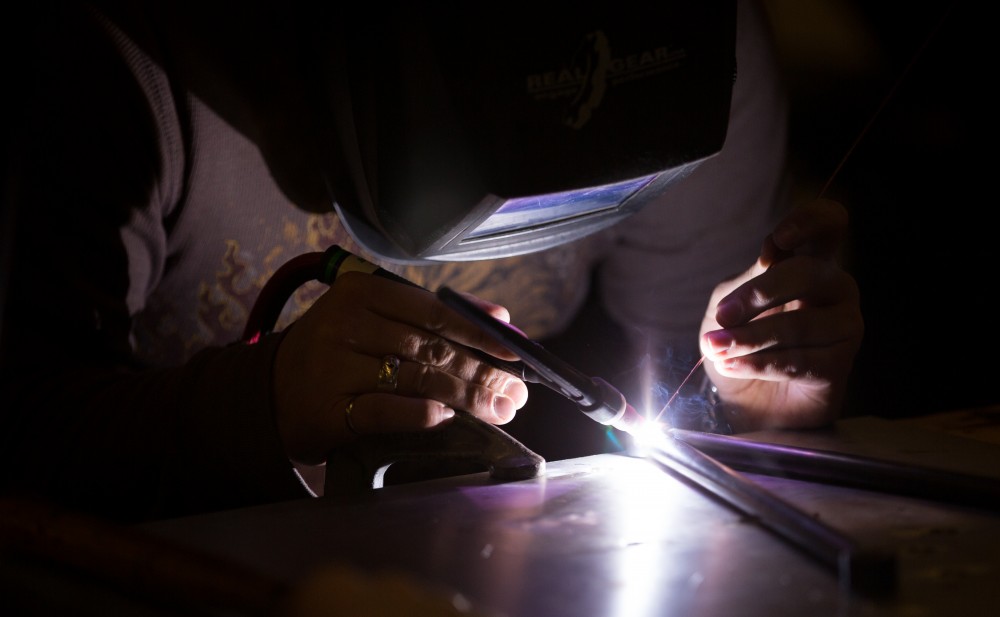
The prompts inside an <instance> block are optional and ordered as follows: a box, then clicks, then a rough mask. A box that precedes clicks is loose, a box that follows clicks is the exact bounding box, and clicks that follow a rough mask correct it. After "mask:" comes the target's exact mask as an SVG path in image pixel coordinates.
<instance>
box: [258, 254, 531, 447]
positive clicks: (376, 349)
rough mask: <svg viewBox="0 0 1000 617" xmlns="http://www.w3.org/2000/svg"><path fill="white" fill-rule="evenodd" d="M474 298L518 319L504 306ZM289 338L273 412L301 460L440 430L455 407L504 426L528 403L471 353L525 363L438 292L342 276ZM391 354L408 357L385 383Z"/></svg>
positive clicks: (277, 369)
mask: <svg viewBox="0 0 1000 617" xmlns="http://www.w3.org/2000/svg"><path fill="white" fill-rule="evenodd" d="M470 299H472V300H473V301H475V302H476V303H477V304H478V305H479V306H481V307H482V308H483V309H484V310H485V311H487V312H488V313H489V314H491V315H492V316H494V317H496V318H498V319H501V320H504V321H509V319H510V315H509V313H508V311H507V309H505V308H504V307H502V306H499V305H495V304H492V303H489V302H486V301H485V300H482V299H479V298H474V297H471V296H470ZM282 336H283V340H282V342H281V344H280V346H279V348H278V352H277V358H276V360H275V366H274V377H273V379H274V406H275V414H276V416H277V423H278V429H279V431H280V434H281V438H282V440H283V442H284V445H285V450H286V452H287V454H288V456H289V458H290V459H291V460H292V461H294V462H296V463H302V464H306V465H316V464H320V463H322V462H324V461H325V460H326V455H327V453H328V452H329V451H330V450H331V449H333V448H334V447H335V446H337V445H338V444H342V443H346V442H348V441H350V440H352V439H355V438H357V436H358V435H364V434H375V433H396V432H409V431H420V430H425V429H429V428H433V427H436V426H439V425H441V424H443V423H445V422H447V421H448V420H449V419H450V418H451V417H452V416H454V410H455V409H461V410H464V411H467V412H469V413H471V414H472V415H474V416H477V417H478V418H480V419H482V420H484V421H486V422H490V423H492V424H504V423H506V422H509V421H510V420H511V419H512V418H513V417H514V414H515V413H516V411H517V410H518V409H520V408H521V407H523V406H524V404H525V403H526V402H527V399H528V388H527V386H526V385H525V384H524V382H523V381H521V380H520V379H518V378H517V377H515V376H513V375H511V374H510V373H508V372H505V371H503V370H500V369H498V368H495V367H493V366H490V365H488V364H486V363H484V362H483V361H482V360H480V359H479V358H478V357H477V356H476V354H474V353H473V352H471V351H470V349H469V348H474V349H478V350H481V351H484V352H486V353H488V354H491V355H493V356H495V357H498V358H501V359H504V360H516V359H517V357H516V356H514V355H513V354H512V353H511V352H510V351H508V350H507V349H506V348H504V347H503V346H501V345H500V344H499V343H497V342H495V341H494V340H493V339H492V338H491V337H489V336H487V335H486V334H485V333H484V332H483V331H482V330H480V329H479V328H478V327H476V326H475V325H473V324H472V323H470V322H469V321H468V320H466V319H465V318H463V317H461V316H460V315H458V314H457V313H455V312H453V311H452V310H451V309H450V308H448V307H446V306H445V305H444V304H443V303H442V302H441V301H440V300H438V298H437V297H436V296H435V295H434V294H433V293H431V292H429V291H427V290H425V289H421V288H419V287H415V286H411V285H406V284H404V283H399V282H396V281H392V280H389V279H387V278H383V277H380V276H376V275H372V274H364V273H360V272H350V273H346V274H344V275H342V276H339V277H338V278H337V279H336V281H335V282H334V283H333V284H332V285H331V286H330V289H329V290H327V291H326V293H324V294H323V295H322V296H321V297H320V298H319V299H318V300H317V301H316V302H315V304H314V305H313V306H312V307H311V308H310V309H309V310H308V311H306V313H305V314H304V315H303V316H302V317H301V318H300V319H299V320H297V321H296V322H295V323H294V324H292V325H291V326H289V327H288V328H287V329H286V331H285V332H284V333H283V335H282ZM392 356H395V357H396V358H398V359H399V366H398V369H397V370H396V371H394V373H395V380H393V379H391V377H393V375H392V374H390V375H388V377H390V379H381V381H383V382H388V383H382V384H381V386H380V378H382V377H385V376H386V375H385V374H384V373H385V372H384V371H383V364H384V362H385V361H386V360H387V359H388V360H390V361H391V360H392V358H391V357H392ZM390 364H391V362H390ZM387 368H390V369H391V368H392V367H391V366H389V367H387ZM389 372H390V373H392V372H393V371H389ZM393 381H395V387H392V382H393Z"/></svg>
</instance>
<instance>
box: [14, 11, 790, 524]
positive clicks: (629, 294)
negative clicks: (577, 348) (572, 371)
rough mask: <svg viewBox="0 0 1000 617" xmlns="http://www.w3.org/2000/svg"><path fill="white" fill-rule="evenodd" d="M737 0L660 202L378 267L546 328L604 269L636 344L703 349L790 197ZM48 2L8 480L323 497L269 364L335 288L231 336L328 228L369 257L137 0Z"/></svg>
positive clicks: (32, 124) (38, 52)
mask: <svg viewBox="0 0 1000 617" xmlns="http://www.w3.org/2000/svg"><path fill="white" fill-rule="evenodd" d="M126 4H127V3H126ZM744 5H747V6H750V3H739V6H740V7H741V10H740V11H739V20H738V24H739V29H738V38H737V58H738V71H739V74H738V79H737V81H736V86H735V90H734V95H733V104H732V110H733V111H732V117H731V122H730V127H729V131H728V136H727V140H726V144H725V146H724V148H723V150H722V152H721V153H720V154H719V155H717V156H716V157H714V158H712V159H711V160H709V161H707V162H705V163H703V164H702V166H701V167H699V168H698V169H697V170H696V171H695V172H694V173H693V174H692V175H691V176H690V177H689V178H687V179H685V180H684V182H682V183H680V184H678V185H677V186H676V187H673V188H672V189H671V190H670V191H668V192H667V193H666V194H665V195H664V196H663V198H662V200H661V201H662V203H657V204H651V205H650V206H648V207H646V208H645V209H644V210H643V211H641V212H639V213H637V214H635V215H633V216H631V217H630V218H628V219H626V220H625V221H624V222H622V223H621V224H619V225H617V226H615V227H613V228H611V229H609V230H606V231H604V232H601V233H599V234H597V235H594V236H591V237H588V238H585V239H583V240H580V241H577V242H573V243H571V244H568V245H564V246H561V247H558V248H555V249H551V250H548V251H544V252H541V253H536V254H531V255H525V256H521V257H513V258H509V259H502V260H493V261H485V262H471V263H441V264H437V265H430V266H409V267H401V266H398V265H394V264H382V265H383V266H384V267H386V268H388V269H391V270H394V271H396V272H398V273H400V274H403V275H404V276H406V277H408V278H410V279H411V280H413V281H414V282H416V283H418V284H420V285H423V286H425V287H428V288H430V289H436V288H438V287H440V286H442V285H449V286H451V287H453V288H456V289H459V290H463V291H470V292H473V293H475V294H477V295H480V296H482V297H484V298H487V299H490V300H493V301H496V302H498V303H500V304H503V305H505V306H507V307H508V308H509V309H510V312H511V315H512V317H513V320H514V322H515V323H516V324H517V325H518V326H519V327H520V328H521V329H522V330H525V331H526V332H527V333H528V334H529V335H530V336H532V337H535V338H544V337H546V336H551V335H553V334H556V333H558V332H560V331H561V330H562V329H563V328H565V327H566V325H567V324H568V323H569V322H570V321H571V319H572V317H573V315H574V314H576V312H577V311H578V310H579V308H580V306H581V304H582V303H583V302H584V301H585V299H586V298H587V296H588V293H589V286H590V282H591V280H592V279H591V275H592V272H595V271H596V272H597V280H599V281H600V284H601V293H602V300H603V301H604V303H605V306H606V307H607V310H608V312H609V314H610V315H611V316H612V317H613V318H614V319H615V320H616V321H618V322H619V323H620V324H625V325H626V326H627V327H626V331H627V333H628V335H629V336H630V338H631V340H632V343H633V346H634V348H635V350H636V353H637V354H642V353H653V354H654V355H655V354H656V353H657V352H656V350H660V349H671V348H674V347H685V348H687V349H696V334H697V331H698V326H699V323H700V321H701V318H702V315H703V313H704V311H705V310H706V308H707V307H706V304H707V300H708V297H709V294H710V292H711V290H712V287H713V286H714V285H715V284H716V283H717V282H719V281H720V280H722V279H723V278H726V277H728V276H731V275H734V274H736V273H737V272H738V271H741V270H743V269H745V268H746V267H747V266H749V265H750V263H752V261H753V259H754V258H755V256H756V253H757V250H758V248H759V246H760V243H761V241H762V240H763V238H764V236H765V235H766V233H767V232H768V231H769V229H770V225H771V224H772V222H773V220H774V218H773V217H774V213H775V211H776V207H777V205H778V204H780V203H781V202H782V196H783V188H784V184H783V179H784V177H785V174H784V172H785V161H784V147H785V124H784V122H785V119H784V112H785V110H784V100H783V98H782V92H781V87H780V82H779V80H778V76H777V73H776V72H775V67H774V66H773V58H771V57H770V55H769V54H770V51H769V48H768V47H767V45H768V40H767V39H766V23H765V21H764V19H763V14H762V13H761V12H759V11H758V10H757V9H756V8H754V9H749V8H747V9H744V8H742V7H744ZM41 11H42V12H43V13H44V17H45V19H44V21H43V20H39V21H38V23H39V24H41V26H42V27H41V28H39V30H38V34H39V37H38V39H37V44H35V45H33V46H30V47H25V48H24V54H25V56H24V58H23V60H24V61H25V62H26V63H28V66H30V67H31V68H30V70H28V71H25V72H24V73H23V74H24V75H26V76H27V79H26V83H23V84H20V86H19V88H18V89H16V90H14V91H13V92H14V94H12V95H8V96H14V97H16V99H17V100H18V101H20V102H21V103H22V105H21V107H22V108H23V114H22V115H21V116H19V117H18V118H17V121H18V126H17V127H15V128H16V130H15V131H14V134H15V137H14V139H13V141H12V142H11V143H12V144H13V148H12V149H11V152H12V153H13V156H12V159H11V163H12V169H11V170H10V172H9V173H8V176H7V179H6V195H5V200H6V201H7V204H6V205H7V206H10V207H13V208H15V210H14V211H15V212H16V216H15V217H12V219H13V221H14V224H15V228H14V229H15V233H14V234H13V240H14V246H13V251H12V257H11V260H10V266H11V269H10V273H9V277H8V286H7V293H6V298H5V299H4V300H5V304H4V310H3V312H2V315H3V318H4V323H3V330H2V337H3V338H2V339H0V342H2V352H3V357H2V378H0V379H2V382H0V386H2V392H0V395H2V398H0V404H2V411H0V492H2V493H24V494H27V495H29V496H39V497H42V498H45V499H51V500H54V501H58V502H61V503H65V504H66V505H68V506H71V507H76V508H80V509H84V510H88V511H93V512H96V513H99V514H104V515H107V516H110V517H112V518H116V519H121V520H143V519H149V518H159V517H167V516H179V515H184V514H190V513H194V512H204V511H209V510H217V509H223V508H232V507H239V506H245V505H250V504H256V503H264V502H269V501H275V500H282V499H292V498H297V497H305V496H307V495H309V494H310V493H309V491H308V490H307V489H306V487H305V486H304V485H303V483H302V481H301V478H300V477H299V475H298V474H297V473H296V472H295V470H294V467H293V465H292V464H291V463H290V462H289V460H288V457H287V456H286V454H285V453H284V451H283V449H282V445H281V440H280V438H279V435H278V431H277V427H276V423H275V419H274V415H273V409H272V392H271V366H272V363H273V359H274V355H275V352H276V349H277V346H278V344H279V343H280V339H281V332H282V328H283V327H284V326H286V325H287V324H289V323H291V322H292V321H293V320H294V319H295V318H296V317H297V316H299V315H301V314H302V313H303V312H304V311H305V310H307V308H308V307H309V306H310V305H311V303H312V302H313V301H314V300H315V299H316V298H317V297H318V296H319V295H320V294H322V293H323V291H324V287H323V286H322V285H321V284H319V283H315V284H307V285H304V286H302V287H301V288H300V289H298V290H297V291H296V292H295V293H294V294H293V296H292V297H291V298H290V299H289V302H288V304H287V306H286V307H285V310H284V312H283V313H282V316H281V319H280V320H279V322H278V328H277V329H276V332H275V333H273V334H271V335H268V336H266V337H264V339H263V340H261V341H260V342H259V343H257V344H254V345H247V344H244V343H243V342H241V341H240V337H241V332H242V329H243V326H244V324H245V322H246V318H247V316H248V314H249V311H250V309H251V307H252V306H253V304H254V302H255V300H256V298H257V295H258V293H259V292H260V290H261V288H262V286H263V285H264V283H265V282H266V281H267V280H268V279H269V278H270V276H271V275H273V273H274V272H275V270H276V269H277V268H278V267H280V266H281V265H282V264H283V263H285V262H286V261H287V260H289V259H291V258H293V257H295V256H296V255H299V254H302V253H305V252H313V251H322V250H325V249H326V248H327V247H328V246H330V245H331V244H338V245H340V246H342V247H344V248H346V249H348V250H350V251H353V252H356V253H358V254H360V255H361V256H362V257H367V258H369V259H372V260H373V261H377V259H375V258H374V257H373V256H371V255H367V254H365V252H364V250H362V249H361V248H360V247H359V246H358V245H357V244H356V243H355V242H354V241H353V240H352V238H351V237H350V236H349V235H348V234H347V233H346V232H345V230H344V229H343V227H342V226H341V225H340V223H339V221H338V220H337V217H336V215H335V214H334V213H332V212H329V213H320V214H316V213H310V212H307V211H305V210H304V209H302V208H299V207H297V205H296V203H295V200H294V199H292V198H289V196H288V195H286V194H285V193H284V192H283V191H282V189H281V186H280V184H279V183H278V182H276V180H275V178H274V177H273V176H272V173H271V169H270V168H269V166H268V162H267V161H266V160H265V158H264V156H263V155H262V153H261V149H260V148H259V147H258V146H257V144H256V143H255V141H254V139H253V135H248V134H247V132H246V131H244V130H241V129H242V126H241V124H240V122H239V118H231V117H227V116H225V115H224V114H220V113H219V112H218V111H217V110H216V109H214V108H213V106H212V105H210V104H209V103H208V102H206V100H204V99H203V97H201V96H200V95H199V94H198V93H197V89H196V88H191V87H190V83H189V82H190V77H191V75H190V72H185V69H184V66H183V63H182V59H181V58H179V57H177V56H175V55H172V50H173V48H172V47H171V46H170V41H169V40H168V39H167V37H166V35H164V33H163V32H162V31H161V30H160V29H158V27H157V24H156V23H154V22H151V23H144V22H142V21H136V20H134V18H135V16H136V15H141V11H138V12H132V11H124V12H122V13H121V17H119V13H118V12H116V11H110V12H102V11H101V10H97V9H94V8H92V7H90V6H88V5H82V6H77V5H75V4H72V3H68V4H67V6H66V7H63V8H61V9H58V10H57V9H42V10H41ZM123 20H132V21H128V23H126V22H125V21H123ZM126 26H127V27H126ZM176 34H177V33H176V32H174V35H176ZM223 87H224V86H223ZM274 95H275V96H280V92H278V93H274Z"/></svg>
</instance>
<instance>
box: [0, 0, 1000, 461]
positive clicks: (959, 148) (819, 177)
mask: <svg viewBox="0 0 1000 617" xmlns="http://www.w3.org/2000/svg"><path fill="white" fill-rule="evenodd" d="M741 1H743V0H741ZM19 4H20V3H15V4H14V7H13V8H12V9H11V10H10V11H8V13H7V17H8V18H7V19H5V20H3V23H2V27H0V35H3V36H2V38H3V41H2V47H0V50H2V56H3V61H2V64H0V67H2V78H3V79H4V81H5V82H6V83H8V84H11V83H16V81H17V80H16V71H17V69H18V67H19V62H20V60H21V59H22V58H21V57H20V54H19V49H18V48H17V40H18V38H17V34H18V33H19V30H20V28H21V25H22V24H23V23H24V20H23V19H22V16H21V15H20V13H19V11H23V10H24V9H23V8H19ZM765 5H766V6H767V8H768V11H769V14H770V16H771V18H772V22H773V24H774V27H775V32H776V37H777V42H778V45H779V51H780V57H781V60H782V63H783V67H784V70H785V74H786V77H787V83H788V87H789V93H790V95H791V103H792V108H791V110H792V116H791V130H792V132H791V146H792V153H793V160H792V164H793V168H794V169H795V171H796V176H797V178H798V190H799V192H800V193H801V196H802V197H803V198H808V197H811V196H815V195H816V194H817V193H818V191H819V190H820V188H821V187H822V186H823V185H824V184H825V182H826V180H827V179H828V178H829V177H830V176H831V174H833V171H834V170H835V169H837V167H838V164H839V163H840V162H841V160H842V159H843V158H844V156H845V153H847V152H848V151H849V150H850V151H851V154H850V156H849V157H848V158H847V161H846V163H845V164H844V166H843V167H842V168H841V169H840V171H839V172H838V173H837V175H836V177H835V178H834V182H833V184H832V185H831V186H830V188H829V189H828V190H827V192H826V196H829V197H833V198H837V199H840V200H841V201H843V202H844V203H845V204H846V205H847V206H848V208H849V210H850V213H851V217H852V234H853V235H852V239H851V243H850V246H849V247H848V251H847V253H846V254H845V265H846V266H847V268H848V269H849V270H850V271H851V272H852V273H853V274H854V276H855V277H856V279H857V281H858V283H859V285H860V288H861V293H862V309H863V312H864V316H865V324H866V332H865V339H864V343H863V346H862V349H861V351H860V353H859V355H858V357H857V362H856V364H855V370H854V373H853V380H852V384H851V392H850V397H849V400H848V405H847V408H846V410H845V413H846V415H848V416H859V415H878V416H884V417H890V418H898V417H907V416H915V415H924V414H929V413H934V412H938V411H944V410H950V409H963V408H970V407H978V406H982V405H988V404H993V403H996V402H997V401H998V398H1000V396H998V395H997V394H995V391H994V384H995V382H996V380H995V379H994V373H995V370H996V366H997V362H996V360H995V352H994V351H993V347H994V346H995V345H996V342H997V339H998V336H997V329H996V325H995V323H994V316H995V315H996V309H995V306H996V302H997V301H996V300H994V296H995V295H996V290H995V289H994V287H995V283H996V280H997V275H996V267H995V266H996V264H997V259H998V258H997V257H996V250H995V245H996V243H997V233H996V231H995V229H996V227H995V223H994V220H995V218H996V215H995V213H994V208H995V206H994V202H993V198H992V197H991V196H990V195H991V194H990V192H989V190H988V189H989V187H988V186H986V183H987V181H988V180H989V179H991V177H992V171H993V170H992V167H993V165H994V161H995V159H996V156H995V154H994V145H993V143H994V142H993V133H994V130H993V127H994V125H995V118H994V115H993V113H992V112H993V109H992V107H993V106H994V105H993V101H994V95H993V94H992V93H993V90H994V89H995V88H994V83H993V82H994V73H995V72H996V67H995V65H994V62H993V60H994V58H995V56H996V53H995V51H994V49H993V46H994V40H995V38H996V37H997V33H996V31H995V30H996V28H995V27H994V26H993V23H994V22H993V20H992V18H991V16H990V15H988V12H987V10H986V9H985V8H982V7H981V6H980V5H979V4H978V3H972V2H965V3H962V2H951V3H949V2H940V3H937V2H923V3H920V2H917V3H913V2H898V1H896V2H882V1H880V2H863V1H861V0H766V1H765ZM901 77H902V81H901V82H899V84H898V87H896V84H897V80H899V79H900V78H901ZM17 96H18V93H17V91H16V90H14V89H6V90H5V91H4V94H3V97H4V99H5V106H4V109H6V110H8V113H7V114H5V117H6V119H7V122H6V124H5V127H4V135H6V134H7V132H8V130H9V126H11V123H16V122H17V117H16V114H15V115H12V114H11V113H9V112H10V110H12V109H13V108H14V107H15V106H14V105H13V104H14V103H16V102H17ZM876 112H877V113H876ZM873 117H874V121H873V122H872V124H871V126H870V128H869V129H868V130H867V131H866V132H864V136H863V138H862V139H861V141H860V143H859V144H858V145H857V147H856V148H855V149H853V150H851V148H852V145H853V144H854V142H855V140H856V139H857V138H858V136H859V135H860V134H861V133H862V132H863V131H865V127H866V125H868V123H869V121H870V120H872V118H873ZM4 142H5V144H6V140H4ZM3 154H4V156H5V157H7V156H11V157H16V156H17V153H10V152H6V151H4V153H3ZM2 162H6V161H2ZM3 205H4V207H3V209H2V211H0V215H2V216H0V223H2V230H0V231H2V233H0V311H2V304H3V299H4V282H5V279H4V272H3V267H4V266H5V257H6V251H5V249H6V247H8V246H9V238H10V234H11V233H12V229H13V226H12V224H13V223H14V222H15V221H14V220H13V219H12V217H10V216H9V214H10V213H9V212H7V208H6V201H4V204H3ZM0 315H2V312H0ZM603 317H604V316H603V315H602V314H601V313H600V309H599V307H597V306H591V307H589V308H588V310H586V311H585V312H584V313H583V314H582V315H581V316H580V318H579V319H578V320H577V323H576V324H575V325H574V327H572V328H570V330H569V331H568V332H566V333H565V335H564V336H562V337H560V338H559V339H557V340H553V341H546V346H547V347H549V348H550V349H552V350H553V351H555V352H557V353H559V354H560V355H562V356H563V357H565V358H566V359H568V360H571V361H574V362H575V363H576V364H577V365H578V366H579V368H581V369H582V370H585V371H587V372H589V373H590V374H593V375H600V376H603V377H605V378H606V379H608V380H609V381H611V382H612V383H617V382H615V379H616V377H617V374H616V373H615V371H616V370H619V369H620V366H621V364H618V363H617V358H618V356H617V355H616V354H617V353H619V350H618V349H616V345H615V344H616V340H617V338H616V335H615V332H614V330H613V329H607V328H604V329H602V328H600V327H598V325H599V324H601V323H602V319H603ZM0 335H2V333H0ZM0 338H2V337H0ZM532 396H533V399H534V402H536V403H538V404H544V405H549V404H552V405H557V404H558V403H559V402H560V401H558V400H557V399H551V398H548V394H547V393H546V392H541V393H540V394H536V393H535V392H533V394H532ZM562 402H563V403H565V402H564V401H562ZM563 409H566V407H565V405H563ZM534 415H535V416H541V415H544V414H534ZM549 415H550V422H549V423H550V424H554V426H550V427H549V432H550V435H549V438H548V441H547V443H539V442H537V441H533V442H532V446H535V445H536V444H537V445H538V446H539V447H538V451H539V452H540V453H541V454H543V455H545V456H546V457H547V458H551V459H557V458H565V457H570V456H576V455H580V454H584V453H587V452H588V451H590V450H592V449H593V447H594V446H595V441H600V440H602V439H604V438H605V437H604V436H603V434H601V433H599V432H597V433H595V427H594V425H593V423H591V422H590V420H588V419H586V418H584V417H583V416H582V414H579V413H577V412H576V411H575V410H574V409H573V408H569V410H568V411H562V410H559V411H554V412H552V413H551V414H549ZM527 421H529V418H528V415H527V414H522V415H519V418H518V420H516V421H515V422H514V423H513V424H512V425H511V426H510V427H509V428H510V429H511V430H512V433H514V434H515V435H518V434H520V433H521V430H522V428H523V427H522V426H521V424H522V423H523V422H527ZM535 428H537V427H535ZM535 428H530V429H528V430H535ZM597 428H600V427H597ZM577 433H580V434H582V435H583V437H579V436H578V435H577Z"/></svg>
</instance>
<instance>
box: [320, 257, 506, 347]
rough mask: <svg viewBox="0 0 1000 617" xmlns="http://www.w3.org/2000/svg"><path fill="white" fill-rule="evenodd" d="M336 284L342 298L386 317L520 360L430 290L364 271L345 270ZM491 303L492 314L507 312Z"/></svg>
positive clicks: (462, 343)
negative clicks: (346, 271)
mask: <svg viewBox="0 0 1000 617" xmlns="http://www.w3.org/2000/svg"><path fill="white" fill-rule="evenodd" d="M334 285H335V286H338V289H337V291H338V294H337V297H338V298H342V301H349V302H353V303H355V304H357V306H358V307H360V308H364V309H367V311H369V312H371V313H373V314H375V315H378V316H380V317H382V318H384V319H386V320H389V321H395V322H399V323H403V324H407V325H410V326H413V327H415V328H417V329H419V330H423V331H427V332H432V333H434V334H437V335H438V336H441V337H443V338H446V339H448V340H451V341H454V342H456V343H459V344H461V345H466V346H469V347H473V348H475V349H480V350H482V351H485V352H486V353H488V354H490V355H493V356H496V357H498V358H502V359H506V360H516V359H517V356H516V355H515V354H514V353H513V352H511V351H509V350H508V349H507V348H506V347H504V346H503V345H501V344H500V343H499V342H497V341H496V340H494V339H493V338H492V337H491V336H489V335H487V334H486V333H485V332H484V331H483V330H482V329H480V328H479V327H477V326H476V325H474V324H473V323H472V322H470V321H469V320H467V319H465V318H464V317H462V316H461V315H459V314H458V313H456V312H454V311H453V310H451V309H450V308H448V307H447V306H445V304H444V303H443V302H441V301H440V300H438V298H437V297H436V296H435V295H434V294H433V293H431V292H430V291H428V290H426V289H423V288H420V287H415V286H412V285H405V284H403V283H399V282H396V281H392V280H389V279H386V278H383V277H378V276H373V275H370V274H364V273H361V272H348V273H345V274H343V275H342V276H340V277H338V278H337V280H336V281H335V282H334ZM482 302H485V301H482ZM487 306H489V307H491V308H490V309H489V310H490V311H491V314H501V313H502V312H503V311H501V310H500V308H502V307H498V305H493V304H492V303H487ZM505 310H506V309H504V311H505ZM508 317H509V315H508Z"/></svg>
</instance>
